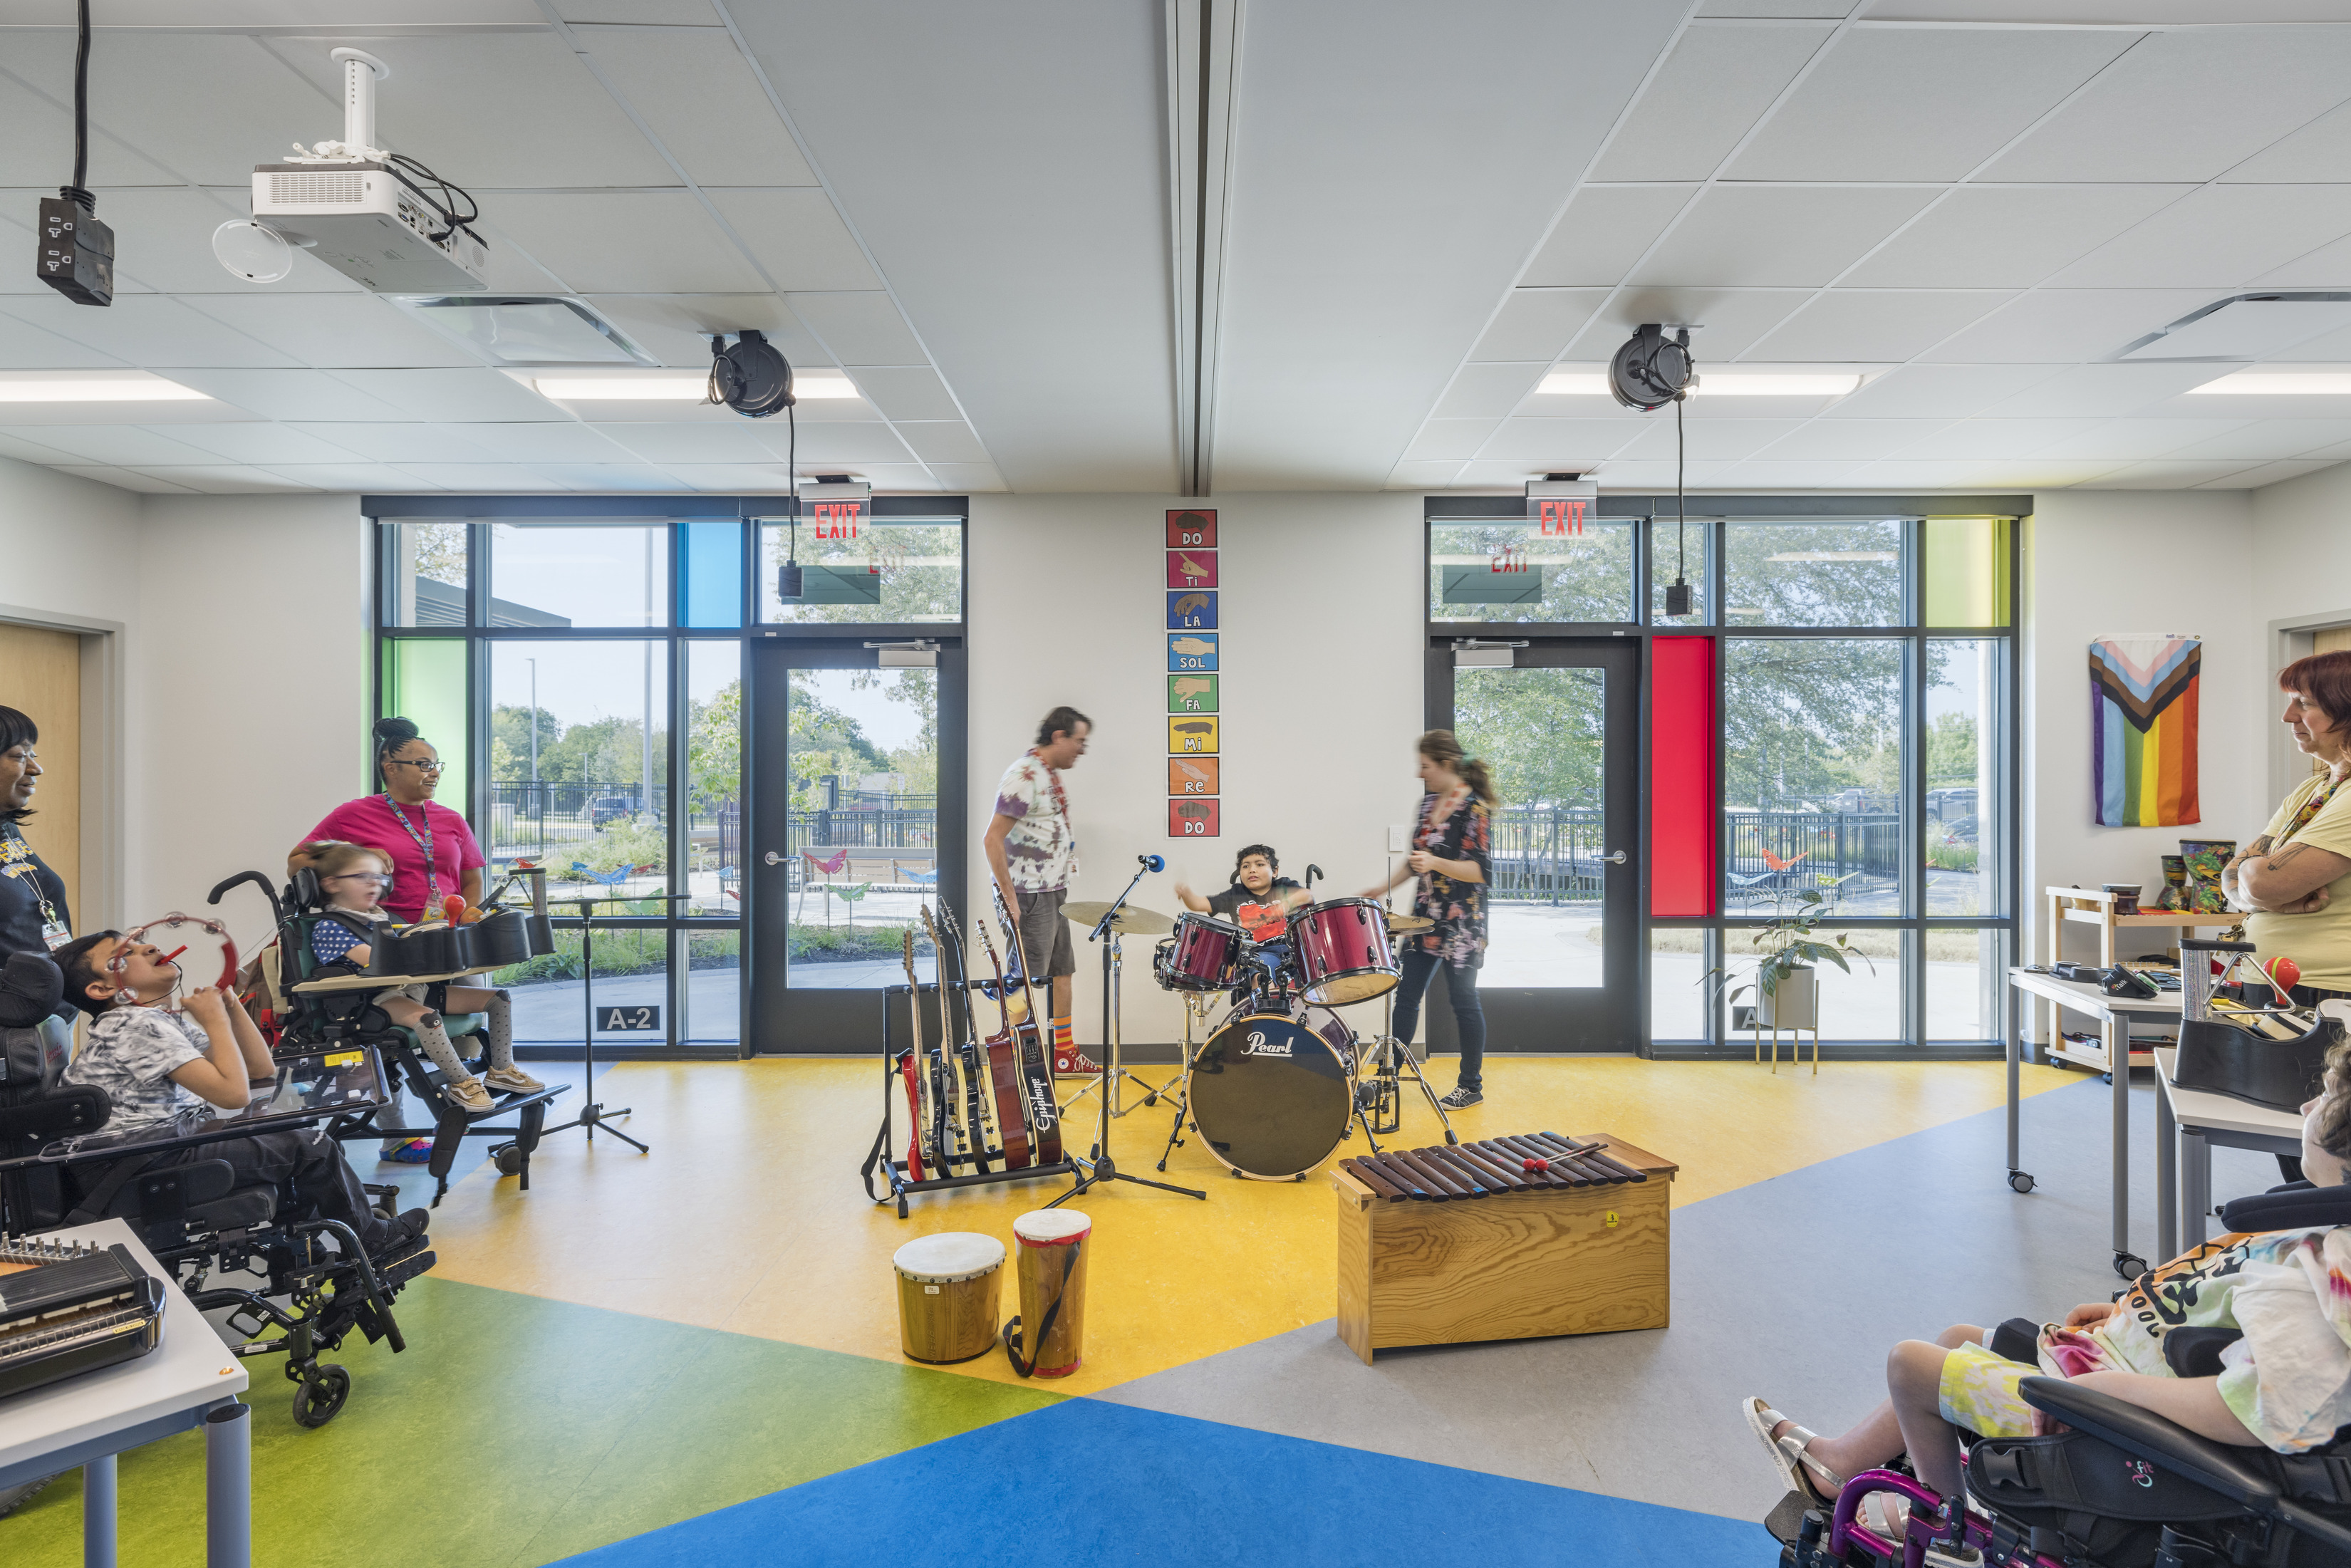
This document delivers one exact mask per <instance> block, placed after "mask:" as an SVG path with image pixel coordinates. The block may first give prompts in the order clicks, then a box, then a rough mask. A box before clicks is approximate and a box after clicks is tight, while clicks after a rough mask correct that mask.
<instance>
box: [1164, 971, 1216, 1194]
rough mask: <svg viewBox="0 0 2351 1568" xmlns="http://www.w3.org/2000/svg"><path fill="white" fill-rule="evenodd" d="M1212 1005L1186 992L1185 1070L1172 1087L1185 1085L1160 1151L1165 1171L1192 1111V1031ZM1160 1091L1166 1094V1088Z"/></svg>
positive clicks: (1179, 1146) (1181, 1090)
mask: <svg viewBox="0 0 2351 1568" xmlns="http://www.w3.org/2000/svg"><path fill="white" fill-rule="evenodd" d="M1210 1005H1211V1004H1210V1003H1209V1001H1208V999H1207V998H1205V997H1202V996H1200V995H1198V994H1197V993H1196V992H1192V991H1186V992H1185V993H1184V1045H1183V1051H1184V1071H1183V1073H1182V1075H1181V1076H1180V1077H1179V1078H1177V1079H1175V1080H1172V1081H1171V1082H1170V1087H1173V1086H1174V1084H1175V1083H1181V1084H1182V1085H1183V1087H1182V1088H1180V1089H1177V1090H1176V1092H1175V1122H1174V1123H1173V1124H1170V1125H1169V1127H1168V1129H1167V1146H1166V1147H1165V1148H1164V1149H1162V1150H1160V1151H1159V1168H1160V1169H1161V1170H1163V1171H1164V1170H1165V1169H1166V1168H1167V1156H1168V1155H1172V1154H1174V1153H1175V1151H1176V1150H1177V1149H1180V1148H1182V1147H1183V1146H1184V1118H1185V1117H1186V1116H1188V1115H1190V1114H1191V1113H1192V1031H1193V1030H1194V1029H1195V1028H1196V1026H1197V1025H1198V1023H1199V1021H1200V1015H1201V1014H1202V1013H1204V1012H1207V1010H1208V1009H1209V1007H1210ZM1160 1092H1161V1093H1163V1094H1164V1093H1165V1092H1166V1090H1164V1089H1163V1090H1161V1091H1160Z"/></svg>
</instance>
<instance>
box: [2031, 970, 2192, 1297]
mask: <svg viewBox="0 0 2351 1568" xmlns="http://www.w3.org/2000/svg"><path fill="white" fill-rule="evenodd" d="M2008 983H2009V987H2010V988H2011V990H2012V991H2014V992H2016V993H2019V994H2021V995H2023V996H2029V997H2033V998H2039V999H2040V1000H2042V1001H2046V1002H2053V1003H2054V1004H2056V1009H2058V1010H2063V1011H2065V1012H2075V1013H2081V1014H2084V1015H2085V1016H2087V1017H2090V1018H2094V1019H2097V1020H2098V1032H2099V1035H2100V1037H2101V1038H2102V1039H2103V1040H2105V1052H2106V1067H2107V1071H2109V1072H2110V1073H2112V1075H2113V1078H2114V1116H2113V1124H2114V1132H2113V1137H2114V1220H2115V1223H2114V1248H2115V1272H2116V1273H2117V1274H2120V1275H2121V1276H2122V1277H2123V1278H2124V1279H2126V1280H2135V1279H2137V1277H2138V1276H2139V1275H2140V1274H2141V1273H2143V1272H2145V1271H2146V1269H2147V1261H2146V1260H2144V1259H2142V1258H2140V1257H2139V1256H2138V1255H2137V1253H2135V1252H2133V1251H2132V1250H2131V1249H2130V1030H2131V1026H2132V1025H2133V1024H2134V1023H2165V1022H2168V1023H2171V1024H2173V1025H2175V1026H2176V1025H2177V1024H2178V1022H2179V992H2178V991H2159V992H2158V993H2157V994H2156V995H2154V996H2152V997H2147V998H2140V997H2110V996H2108V995H2106V993H2105V992H2104V991H2102V990H2100V989H2099V988H2097V987H2096V986H2095V985H2092V984H2090V983H2088V982H2087V981H2083V980H2061V979H2059V978H2058V977H2056V976H2054V975H2036V974H2034V973H2032V971H2031V970H2029V969H2024V968H2018V967H2011V969H2010V970H2009V971H2008ZM2052 1032H2053V1033H2054V1032H2055V1031H2054V1030H2052ZM2023 1051H2024V1019H2023V1009H2021V1008H2013V1007H2012V1008H2011V1009H2010V1018H2009V1027H2008V1185H2009V1186H2012V1187H2014V1188H2015V1189H2016V1190H2017V1191H2019V1192H2031V1191H2032V1176H2031V1175H2030V1174H2028V1173H2027V1172H2025V1171H2024V1170H2022V1168H2020V1158H2021V1156H2020V1151H2019V1149H2018V1144H2019V1142H2020V1136H2021V1134H2020V1125H2019V1122H2020V1118H2019V1091H2020V1089H2021V1087H2022V1085H2021V1082H2020V1071H2019V1066H2020V1063H2021V1062H2022V1060H2023ZM2070 1060H2073V1061H2080V1060H2081V1058H2080V1057H2079V1056H2078V1055H2076V1056H2074V1057H2072V1058H2070ZM2173 1154H2174V1150H2173V1148H2172V1145H2171V1142H2170V1140H2168V1139H2165V1138H2158V1139H2157V1140H2156V1146H2155V1175H2156V1182H2157V1185H2158V1186H2160V1187H2163V1188H2165V1189H2167V1190H2168V1188H2169V1187H2170V1186H2171V1185H2172V1177H2171V1160H2172V1156H2173ZM2165 1256H2166V1257H2168V1256H2170V1254H2169V1253H2168V1252H2167V1253H2165Z"/></svg>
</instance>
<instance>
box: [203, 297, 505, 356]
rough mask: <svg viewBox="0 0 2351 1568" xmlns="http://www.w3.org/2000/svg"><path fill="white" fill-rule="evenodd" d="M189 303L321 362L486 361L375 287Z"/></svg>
mask: <svg viewBox="0 0 2351 1568" xmlns="http://www.w3.org/2000/svg"><path fill="white" fill-rule="evenodd" d="M187 304H188V306H189V308H192V309H194V310H199V311H202V312H203V313H204V315H207V316H210V317H211V318H213V319H214V320H216V321H220V322H222V323H224V324H225V325H227V326H230V327H234V328H235V329H237V330H238V331H240V332H243V333H244V334H245V335H246V336H247V337H249V338H252V339H254V340H256V341H258V342H262V343H266V344H268V345H269V346H270V347H271V348H273V349H276V350H278V351H279V352H281V353H284V354H287V355H288V356H290V357H291V358H293V359H295V360H297V361H299V362H301V363H303V364H306V365H310V366H313V367H315V368H319V369H329V370H331V369H345V368H350V369H365V368H369V367H384V368H404V367H415V366H424V365H437V366H452V365H478V364H480V363H481V362H482V361H480V360H479V359H477V358H475V356H474V355H472V354H469V353H467V352H466V351H465V350H463V349H461V348H459V347H458V346H457V345H456V344H455V343H453V342H451V341H449V340H448V339H446V338H444V337H442V336H441V335H440V334H439V333H438V332H435V331H434V330H433V329H431V328H430V327H427V326H426V325H424V323H423V322H422V321H419V320H418V319H416V318H414V317H413V316H411V315H409V314H408V313H407V312H406V311H404V310H402V308H400V307H399V306H397V305H394V304H393V303H392V301H391V300H389V299H383V298H378V297H376V296H375V295H373V294H367V293H359V294H262V293H253V294H203V295H197V296H194V297H193V298H190V299H189V300H188V301H187Z"/></svg>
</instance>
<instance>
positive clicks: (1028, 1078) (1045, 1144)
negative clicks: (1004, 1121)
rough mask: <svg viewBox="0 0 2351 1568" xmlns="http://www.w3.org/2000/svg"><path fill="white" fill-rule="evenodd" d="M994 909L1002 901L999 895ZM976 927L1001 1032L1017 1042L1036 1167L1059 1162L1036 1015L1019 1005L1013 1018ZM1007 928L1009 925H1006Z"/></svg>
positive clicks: (1055, 1110) (1000, 968)
mask: <svg viewBox="0 0 2351 1568" xmlns="http://www.w3.org/2000/svg"><path fill="white" fill-rule="evenodd" d="M997 907H998V911H999V912H1000V911H1001V910H1002V907H1003V904H1002V900H1001V896H1000V895H999V898H998V906H997ZM977 925H978V926H979V940H980V945H981V946H984V947H986V948H987V965H988V967H989V968H991V969H994V970H995V971H996V986H995V989H994V993H993V994H994V996H995V998H996V1007H997V1010H998V1012H999V1013H1001V1014H1002V1015H1003V1018H1004V1032H1005V1033H1006V1034H1007V1035H1008V1036H1010V1037H1012V1038H1013V1039H1014V1040H1018V1041H1019V1048H1020V1085H1019V1086H1020V1090H1021V1093H1020V1094H1019V1096H1018V1098H1019V1101H1020V1105H1021V1109H1022V1110H1023V1111H1025V1112H1027V1113H1028V1118H1029V1132H1030V1133H1031V1134H1033V1135H1034V1137H1035V1140H1036V1145H1037V1150H1036V1156H1037V1157H1036V1161H1035V1163H1036V1164H1038V1165H1040V1166H1057V1165H1060V1164H1061V1102H1060V1101H1059V1100H1057V1099H1056V1098H1054V1095H1053V1074H1052V1071H1051V1070H1050V1068H1048V1067H1047V1066H1046V1064H1045V1041H1044V1039H1043V1037H1042V1036H1040V1034H1039V1033H1038V1032H1037V1015H1036V1009H1033V1008H1029V1007H1026V1006H1023V1007H1022V1008H1021V1009H1020V1011H1019V1017H1018V1018H1017V1019H1016V1018H1015V1017H1014V1013H1013V1008H1012V991H1011V988H1010V987H1009V986H1008V985H1006V984H1005V980H1004V965H1003V964H1002V962H1000V961H999V960H998V958H997V956H996V942H995V939H994V938H993V937H991V936H988V934H987V921H985V920H982V921H979V922H977ZM1006 929H1007V930H1010V929H1011V928H1010V927H1009V926H1007V927H1006Z"/></svg>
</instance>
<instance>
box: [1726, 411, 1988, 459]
mask: <svg viewBox="0 0 2351 1568" xmlns="http://www.w3.org/2000/svg"><path fill="white" fill-rule="evenodd" d="M1950 423H1951V422H1950V421H1949V420H1946V419H1816V420H1813V421H1812V422H1810V423H1806V424H1802V425H1799V426H1797V427H1796V428H1795V429H1794V430H1792V431H1790V432H1789V433H1788V434H1785V435H1783V436H1782V437H1781V438H1780V439H1779V440H1777V441H1775V442H1773V443H1772V444H1771V445H1769V446H1767V447H1764V448H1763V449H1762V450H1761V452H1760V453H1758V454H1757V455H1758V457H1760V458H1765V459H1769V460H1770V461H1772V462H1775V463H1776V462H1780V461H1782V459H1787V460H1800V461H1814V460H1819V461H1825V460H1828V459H1832V458H1849V459H1851V460H1853V461H1855V462H1865V461H1867V460H1868V459H1871V458H1876V457H1885V456H1888V455H1892V454H1894V453H1896V452H1899V451H1901V450H1902V449H1903V448H1904V447H1905V446H1907V445H1909V444H1911V443H1913V442H1916V441H1922V440H1924V439H1926V438H1927V437H1928V436H1930V435H1932V434H1935V433H1936V432H1937V431H1939V430H1943V429H1946V428H1948V427H1949V424H1950Z"/></svg>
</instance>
